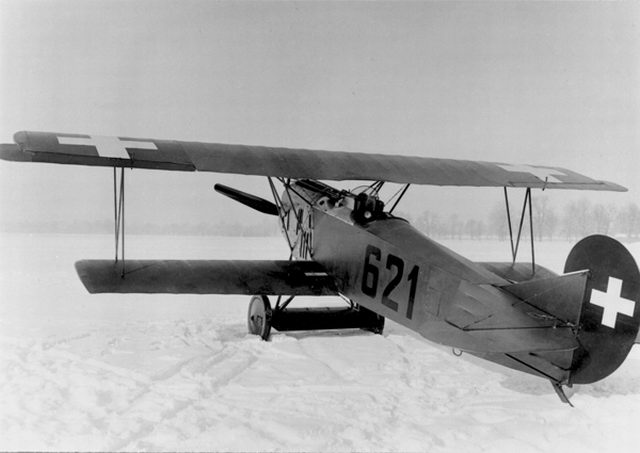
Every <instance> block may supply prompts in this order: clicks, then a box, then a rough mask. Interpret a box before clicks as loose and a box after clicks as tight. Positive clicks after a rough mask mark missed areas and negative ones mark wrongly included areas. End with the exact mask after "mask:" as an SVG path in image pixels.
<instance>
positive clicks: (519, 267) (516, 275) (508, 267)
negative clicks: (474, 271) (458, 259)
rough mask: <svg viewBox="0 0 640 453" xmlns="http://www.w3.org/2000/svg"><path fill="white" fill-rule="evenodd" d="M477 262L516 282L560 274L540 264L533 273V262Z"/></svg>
mask: <svg viewBox="0 0 640 453" xmlns="http://www.w3.org/2000/svg"><path fill="white" fill-rule="evenodd" d="M477 264H479V265H480V266H482V267H484V268H485V269H487V270H488V271H490V272H493V273H494V274H496V275H499V276H500V277H502V278H504V279H505V280H509V281H511V282H514V283H516V282H524V281H529V280H539V279H542V278H550V277H556V276H557V275H558V274H556V273H555V272H553V271H550V270H549V269H547V268H546V267H543V266H540V265H539V264H536V265H535V272H533V273H532V272H531V270H532V266H531V263H512V262H511V261H509V262H501V263H499V262H490V263H487V262H481V263H477Z"/></svg>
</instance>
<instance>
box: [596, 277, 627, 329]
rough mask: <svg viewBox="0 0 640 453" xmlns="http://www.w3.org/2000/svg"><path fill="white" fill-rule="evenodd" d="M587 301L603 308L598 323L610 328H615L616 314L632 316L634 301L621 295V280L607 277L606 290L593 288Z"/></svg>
mask: <svg viewBox="0 0 640 453" xmlns="http://www.w3.org/2000/svg"><path fill="white" fill-rule="evenodd" d="M589 302H590V303H592V304H593V305H597V306H598V307H602V308H603V310H602V320H601V321H600V323H601V324H602V325H605V326H607V327H611V328H612V329H615V328H616V320H617V319H618V314H622V315H626V316H630V317H632V316H633V312H634V310H635V307H636V302H635V301H633V300H630V299H625V298H623V297H622V280H620V279H619V278H614V277H609V281H608V283H607V291H606V292H603V291H599V290H597V289H593V290H592V291H591V299H590V300H589Z"/></svg>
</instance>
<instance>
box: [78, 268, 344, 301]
mask: <svg viewBox="0 0 640 453" xmlns="http://www.w3.org/2000/svg"><path fill="white" fill-rule="evenodd" d="M76 270H77V272H78V275H79V276H80V280H82V283H83V284H84V285H85V287H86V288H87V290H88V291H89V292H90V293H92V294H95V293H138V294H246V295H253V294H264V295H280V294H285V295H291V296H303V295H309V296H328V295H335V294H337V291H336V289H335V284H334V282H333V279H332V278H331V277H330V276H329V275H327V273H326V272H325V271H324V270H323V269H322V267H321V266H320V265H318V264H317V263H314V262H311V261H245V260H127V261H126V262H125V272H124V276H123V275H122V262H119V263H115V262H114V261H113V260H83V261H78V262H77V263H76Z"/></svg>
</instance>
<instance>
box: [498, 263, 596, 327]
mask: <svg viewBox="0 0 640 453" xmlns="http://www.w3.org/2000/svg"><path fill="white" fill-rule="evenodd" d="M588 274H589V272H588V271H581V272H573V273H571V274H566V275H560V276H557V277H551V278H543V279H539V280H532V281H528V282H523V283H516V284H514V285H508V286H503V287H502V289H504V290H505V291H508V292H510V293H511V294H513V295H514V296H517V297H518V298H520V299H522V300H523V301H525V302H526V303H528V304H529V305H533V306H534V307H536V308H538V309H540V310H542V311H544V312H546V313H549V314H550V315H552V316H554V317H556V318H558V319H560V320H562V321H565V322H569V323H571V324H573V325H576V324H578V321H579V320H580V313H581V311H582V304H583V301H584V294H585V291H586V286H587V278H588Z"/></svg>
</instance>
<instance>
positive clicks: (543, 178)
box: [0, 131, 627, 191]
mask: <svg viewBox="0 0 640 453" xmlns="http://www.w3.org/2000/svg"><path fill="white" fill-rule="evenodd" d="M14 140H15V142H16V144H17V145H18V147H19V148H20V151H21V152H22V153H24V154H25V156H20V157H18V155H17V154H16V152H15V151H14V149H13V148H11V149H8V151H5V150H4V147H3V149H2V152H1V153H0V159H5V160H22V161H31V162H49V163H58V164H73V165H97V166H105V167H127V168H150V169H159V170H178V171H207V172H217V173H234V174H242V175H261V176H273V177H284V178H293V179H305V178H308V179H319V180H334V181H342V180H366V181H388V182H396V183H403V184H407V183H408V184H429V185H437V186H471V187H532V188H541V189H583V190H612V191H626V190H627V189H625V188H624V187H622V186H620V185H618V184H614V183H611V182H607V181H600V180H596V179H592V178H590V177H588V176H584V175H581V174H579V173H576V172H574V171H571V170H568V169H565V168H559V167H541V166H537V165H511V164H506V163H500V162H482V161H471V160H454V159H440V158H430V157H417V156H398V155H387V154H374V153H353V152H343V151H323V150H308V149H293V148H274V147H267V146H247V145H229V144H222V143H202V142H187V141H177V140H158V139H150V138H129V137H103V136H96V135H82V134H64V133H54V132H24V131H23V132H17V133H16V134H15V135H14ZM9 146H11V145H9Z"/></svg>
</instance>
